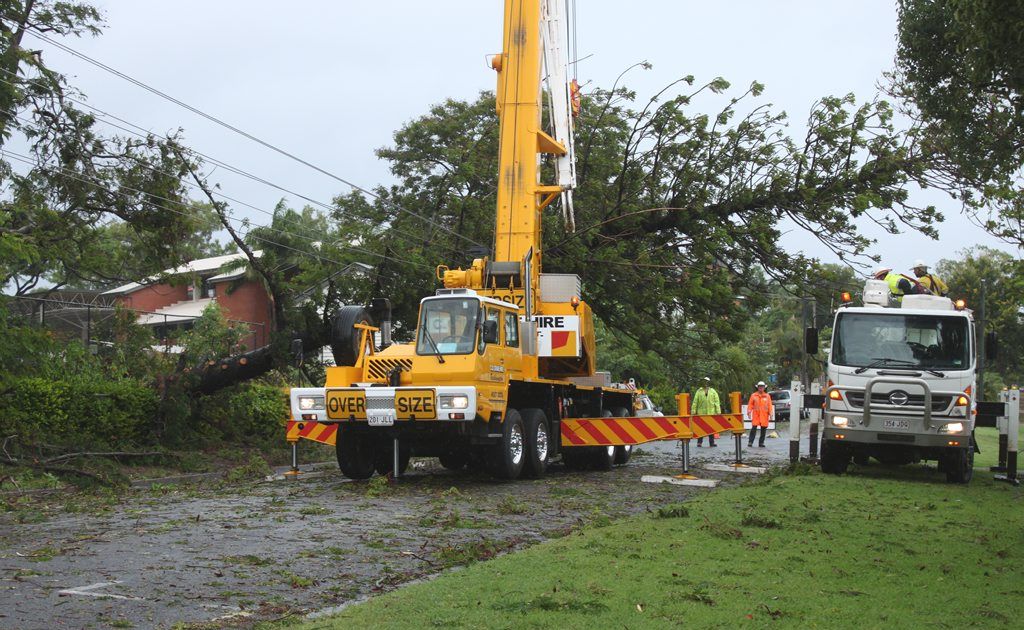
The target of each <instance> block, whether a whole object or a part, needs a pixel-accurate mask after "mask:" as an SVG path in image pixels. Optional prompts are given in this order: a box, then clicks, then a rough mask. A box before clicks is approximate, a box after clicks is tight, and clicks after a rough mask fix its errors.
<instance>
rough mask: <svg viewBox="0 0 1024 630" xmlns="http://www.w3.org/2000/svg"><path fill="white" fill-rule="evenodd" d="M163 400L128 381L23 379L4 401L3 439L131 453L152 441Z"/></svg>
mask: <svg viewBox="0 0 1024 630" xmlns="http://www.w3.org/2000/svg"><path fill="white" fill-rule="evenodd" d="M156 409H157V395H156V393H155V392H154V391H153V390H152V388H149V387H145V386H142V385H139V384H136V383H131V382H127V381H105V380H87V379H84V378H81V379H75V380H51V379H48V378H38V377H35V378H18V379H14V380H11V381H8V383H7V385H6V390H5V393H4V395H3V396H0V434H3V435H4V436H8V435H17V436H18V441H19V443H21V444H23V445H33V444H35V445H38V444H47V445H54V446H59V447H69V446H75V447H82V446H88V445H106V446H115V447H130V446H134V445H137V444H139V443H141V442H144V441H146V440H147V439H148V438H149V437H150V430H151V428H152V423H153V418H154V414H155V412H156Z"/></svg>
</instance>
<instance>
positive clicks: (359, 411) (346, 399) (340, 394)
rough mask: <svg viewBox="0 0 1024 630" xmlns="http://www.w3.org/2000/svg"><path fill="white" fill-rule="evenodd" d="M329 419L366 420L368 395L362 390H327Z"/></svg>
mask: <svg viewBox="0 0 1024 630" xmlns="http://www.w3.org/2000/svg"><path fill="white" fill-rule="evenodd" d="M327 417H328V418H330V419H332V420H348V419H349V418H353V417H355V418H359V419H360V420H365V419H366V395H365V394H364V393H363V391H362V390H354V391H353V390H348V391H344V390H343V391H331V390H327Z"/></svg>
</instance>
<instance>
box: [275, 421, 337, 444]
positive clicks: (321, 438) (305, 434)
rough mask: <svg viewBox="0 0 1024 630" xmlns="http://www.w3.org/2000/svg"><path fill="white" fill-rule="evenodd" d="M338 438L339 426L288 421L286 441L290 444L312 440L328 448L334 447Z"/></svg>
mask: <svg viewBox="0 0 1024 630" xmlns="http://www.w3.org/2000/svg"><path fill="white" fill-rule="evenodd" d="M337 436H338V425H337V424H326V423H321V422H315V421H314V422H308V421H301V422H296V421H295V420H289V421H288V425H287V435H286V439H287V440H288V441H289V442H295V441H298V440H299V439H305V440H312V441H313V442H319V443H320V444H327V445H328V446H334V442H335V440H336V438H337Z"/></svg>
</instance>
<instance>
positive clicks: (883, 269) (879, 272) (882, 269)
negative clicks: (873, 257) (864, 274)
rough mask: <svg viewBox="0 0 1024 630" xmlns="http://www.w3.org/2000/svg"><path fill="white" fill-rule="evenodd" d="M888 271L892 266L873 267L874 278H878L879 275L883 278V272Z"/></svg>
mask: <svg viewBox="0 0 1024 630" xmlns="http://www.w3.org/2000/svg"><path fill="white" fill-rule="evenodd" d="M890 271H892V267H879V268H878V269H875V273H874V274H873V275H874V277H875V278H878V277H879V276H882V277H883V278H884V277H885V274H887V273H889V272H890Z"/></svg>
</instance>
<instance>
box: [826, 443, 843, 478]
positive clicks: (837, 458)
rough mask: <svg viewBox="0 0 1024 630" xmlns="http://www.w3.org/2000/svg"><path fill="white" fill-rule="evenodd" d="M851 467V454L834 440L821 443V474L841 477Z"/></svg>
mask: <svg viewBox="0 0 1024 630" xmlns="http://www.w3.org/2000/svg"><path fill="white" fill-rule="evenodd" d="M849 465H850V452H849V451H848V450H846V447H845V446H841V445H839V444H834V443H833V442H832V440H822V441H821V472H823V473H828V474H830V475H841V474H843V473H844V472H846V468H847V467H848V466H849Z"/></svg>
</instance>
